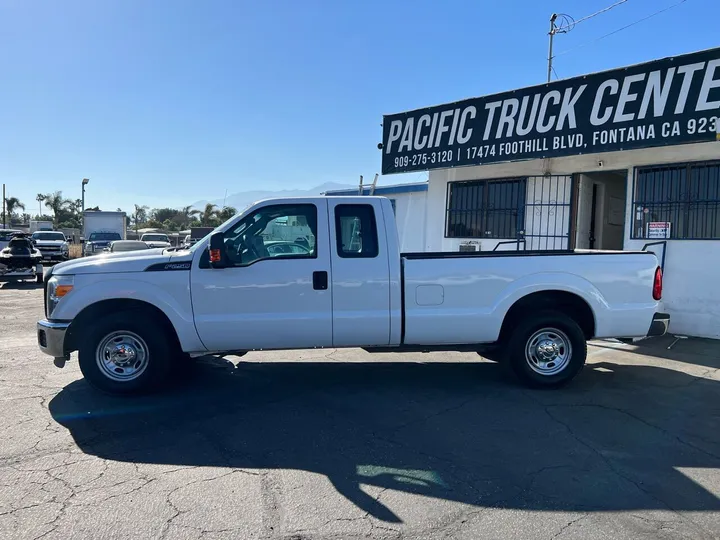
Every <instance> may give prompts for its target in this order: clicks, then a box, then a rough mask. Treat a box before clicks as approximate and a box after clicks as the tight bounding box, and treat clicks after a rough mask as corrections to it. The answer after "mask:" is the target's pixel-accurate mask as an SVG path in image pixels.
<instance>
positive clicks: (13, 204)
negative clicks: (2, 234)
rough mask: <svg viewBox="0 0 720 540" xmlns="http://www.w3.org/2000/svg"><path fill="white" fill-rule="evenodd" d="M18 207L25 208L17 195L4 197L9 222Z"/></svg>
mask: <svg viewBox="0 0 720 540" xmlns="http://www.w3.org/2000/svg"><path fill="white" fill-rule="evenodd" d="M18 208H20V209H22V210H25V205H24V204H23V203H21V202H20V199H18V198H17V197H6V198H5V211H6V212H7V215H8V217H9V221H10V222H11V223H12V219H13V216H14V215H15V211H16V210H17V209H18Z"/></svg>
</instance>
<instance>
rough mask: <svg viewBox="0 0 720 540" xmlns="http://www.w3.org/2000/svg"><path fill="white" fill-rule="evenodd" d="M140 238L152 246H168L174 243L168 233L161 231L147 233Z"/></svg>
mask: <svg viewBox="0 0 720 540" xmlns="http://www.w3.org/2000/svg"><path fill="white" fill-rule="evenodd" d="M140 240H141V241H142V242H145V243H146V244H147V245H148V246H150V247H151V248H168V247H170V246H171V245H172V244H171V243H170V238H169V237H168V235H167V234H161V233H145V234H143V235H142V236H141V237H140Z"/></svg>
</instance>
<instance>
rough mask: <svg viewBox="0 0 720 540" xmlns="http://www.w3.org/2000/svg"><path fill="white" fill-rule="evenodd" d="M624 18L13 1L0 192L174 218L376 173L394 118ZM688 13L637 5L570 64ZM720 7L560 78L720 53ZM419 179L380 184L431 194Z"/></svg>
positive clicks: (577, 1) (1, 119) (498, 77)
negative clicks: (252, 194) (235, 200)
mask: <svg viewBox="0 0 720 540" xmlns="http://www.w3.org/2000/svg"><path fill="white" fill-rule="evenodd" d="M614 1H615V0H582V1H581V0H556V1H553V2H546V1H537V0H505V1H504V2H490V1H483V0H442V1H440V0H433V1H431V0H413V1H410V0H402V1H398V0H364V1H362V2H351V1H345V0H303V1H302V2H300V1H298V0H267V1H263V2H256V1H252V2H251V1H248V0H207V1H198V0H195V1H189V0H63V1H55V0H37V1H33V2H28V1H27V0H3V2H2V3H0V75H1V77H0V104H2V106H1V107H0V181H2V182H5V183H6V184H7V190H8V194H9V195H14V196H17V197H19V198H20V199H21V200H22V201H24V202H25V203H26V204H27V205H28V209H29V210H33V209H34V212H37V203H36V202H35V196H36V194H37V193H38V192H43V193H44V192H50V191H55V190H62V191H63V194H64V195H65V196H67V197H72V198H79V197H80V181H81V179H82V178H83V177H89V178H90V179H91V180H90V185H89V186H88V190H87V194H86V202H87V204H88V206H95V205H100V207H101V208H102V209H115V208H117V207H121V208H123V209H125V210H130V209H131V208H132V205H133V203H139V204H148V205H150V206H152V207H156V206H180V205H183V204H190V203H192V202H194V201H196V200H199V199H213V198H222V196H223V194H224V193H225V190H226V189H227V190H228V192H229V193H235V192H238V191H246V190H251V189H283V188H309V187H312V186H315V185H318V184H321V183H323V182H328V181H334V182H347V183H355V182H356V179H357V177H358V175H359V174H364V175H365V177H366V178H368V177H372V175H373V174H374V173H375V172H378V171H379V169H380V152H379V151H378V150H377V148H376V145H377V143H378V142H380V140H381V127H380V123H381V121H382V115H383V114H384V113H394V112H399V111H403V110H406V109H413V108H418V107H423V106H427V105H433V104H439V103H444V102H447V101H454V100H457V99H462V98H465V97H471V96H479V95H483V94H490V93H494V92H499V91H503V90H510V89H514V88H521V87H523V86H530V85H533V84H538V83H542V82H544V80H545V76H546V55H547V29H548V19H549V16H550V14H551V13H552V12H553V11H555V12H559V13H569V14H571V15H572V16H573V17H575V18H576V19H578V18H580V17H583V16H585V15H588V14H590V13H593V12H594V11H597V10H599V9H601V8H603V7H606V6H608V5H609V4H612V3H613V2H614ZM676 2H677V0H652V1H650V0H628V1H627V2H626V3H624V4H622V5H621V6H618V7H617V8H615V9H613V10H611V11H610V12H608V13H606V14H603V15H601V16H598V17H595V18H593V19H591V20H589V21H587V22H584V23H581V24H579V25H578V26H577V27H576V28H575V29H574V30H573V31H572V32H571V33H569V34H566V35H560V36H558V37H557V39H556V51H557V52H558V53H562V52H563V51H564V50H566V49H571V48H573V47H576V46H578V45H581V44H582V43H585V42H587V41H591V40H593V39H595V38H597V37H599V36H601V35H603V34H606V33H608V32H611V31H613V30H615V29H617V28H619V27H621V26H624V25H626V24H629V23H631V22H633V21H635V20H637V19H640V18H641V17H643V16H645V15H648V14H650V13H652V12H654V11H656V10H658V9H661V8H663V7H666V6H670V5H672V4H674V3H676ZM719 21H720V2H718V0H687V1H686V2H684V3H683V4H681V5H680V6H678V7H676V8H674V9H672V10H670V11H668V12H666V13H663V14H661V15H658V16H657V17H654V18H652V19H650V20H648V21H645V22H643V23H640V24H638V25H636V26H634V27H632V28H630V29H628V30H624V31H622V32H619V33H618V34H615V35H613V36H611V37H608V38H606V39H603V40H600V41H598V42H596V43H593V44H590V45H588V46H586V47H582V48H580V49H576V50H574V51H572V52H569V53H568V54H561V55H559V56H558V57H557V59H556V63H555V66H556V69H557V73H558V75H559V76H560V77H561V78H566V77H572V76H576V75H580V74H583V73H589V72H594V71H600V70H604V69H610V68H614V67H619V66H622V65H627V64H633V63H637V62H643V61H646V60H651V59H654V58H660V57H664V56H670V55H674V54H680V53H686V52H691V51H694V50H699V49H705V48H710V47H716V46H719V45H720V27H719V26H718V25H719V24H720V23H719ZM424 176H425V174H424V173H419V174H418V173H414V174H408V175H397V176H389V177H384V178H383V179H382V180H381V183H384V184H388V183H397V182H407V181H416V180H419V179H422V178H423V177H424Z"/></svg>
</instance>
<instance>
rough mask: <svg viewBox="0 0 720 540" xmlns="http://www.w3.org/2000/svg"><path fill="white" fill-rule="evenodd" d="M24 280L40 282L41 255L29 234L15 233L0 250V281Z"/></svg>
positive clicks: (41, 274) (41, 269)
mask: <svg viewBox="0 0 720 540" xmlns="http://www.w3.org/2000/svg"><path fill="white" fill-rule="evenodd" d="M26 280H36V281H37V282H38V283H42V280H43V265H42V255H41V254H40V251H39V250H38V249H37V248H36V247H35V246H34V245H33V243H32V240H31V239H30V237H29V236H27V235H26V234H25V233H16V234H15V235H13V237H12V238H11V239H10V241H9V242H8V245H7V247H5V248H3V249H2V251H0V281H26Z"/></svg>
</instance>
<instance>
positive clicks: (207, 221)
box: [198, 203, 218, 227]
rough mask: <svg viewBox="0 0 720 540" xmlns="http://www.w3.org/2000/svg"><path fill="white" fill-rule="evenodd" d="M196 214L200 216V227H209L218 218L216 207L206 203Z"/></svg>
mask: <svg viewBox="0 0 720 540" xmlns="http://www.w3.org/2000/svg"><path fill="white" fill-rule="evenodd" d="M198 213H199V214H200V225H202V226H203V227H211V226H212V225H213V221H214V220H215V219H216V218H217V216H218V211H217V205H216V204H211V203H207V204H206V205H205V209H204V210H203V211H202V212H198Z"/></svg>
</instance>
